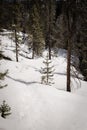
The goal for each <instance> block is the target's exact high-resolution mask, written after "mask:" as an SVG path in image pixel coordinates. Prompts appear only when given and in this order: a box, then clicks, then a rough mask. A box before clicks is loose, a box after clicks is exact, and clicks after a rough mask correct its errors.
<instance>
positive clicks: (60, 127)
mask: <svg viewBox="0 0 87 130" xmlns="http://www.w3.org/2000/svg"><path fill="white" fill-rule="evenodd" d="M0 39H1V44H2V48H1V49H2V52H3V54H4V55H5V56H8V57H10V58H11V59H12V61H9V60H4V59H3V60H0V72H5V71H6V70H8V73H7V76H6V77H5V79H4V80H3V81H1V82H0V83H2V84H3V83H4V84H8V86H7V87H5V88H3V89H0V104H2V101H3V100H6V103H7V104H9V106H10V107H11V113H12V114H11V115H10V116H8V117H7V118H6V119H4V118H2V117H0V130H87V114H86V113H87V82H84V81H82V80H79V81H78V80H77V79H76V78H74V79H73V78H72V92H71V93H69V92H66V91H65V90H66V51H64V50H61V49H60V50H59V53H58V57H52V64H53V65H54V69H55V71H54V84H52V85H51V86H49V85H43V84H41V73H40V70H41V67H43V60H44V58H35V59H28V58H25V57H23V56H21V55H19V62H18V63H17V62H16V61H15V51H13V50H15V43H14V42H13V41H11V39H9V38H8V36H5V35H0ZM24 47H25V48H27V47H26V46H24ZM22 50H23V45H22ZM22 50H20V51H21V53H22ZM23 53H24V52H23ZM45 53H46V51H45V52H44V55H45ZM26 55H27V56H31V54H30V53H29V54H26ZM26 55H25V56H26ZM80 84H81V85H80Z"/></svg>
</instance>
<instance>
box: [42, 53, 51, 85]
mask: <svg viewBox="0 0 87 130" xmlns="http://www.w3.org/2000/svg"><path fill="white" fill-rule="evenodd" d="M43 63H44V65H45V67H44V68H41V74H42V76H41V83H42V84H46V85H51V84H53V82H52V81H53V72H54V69H53V67H54V66H51V63H52V62H51V60H49V56H48V54H47V56H46V59H45V60H44V61H43Z"/></svg>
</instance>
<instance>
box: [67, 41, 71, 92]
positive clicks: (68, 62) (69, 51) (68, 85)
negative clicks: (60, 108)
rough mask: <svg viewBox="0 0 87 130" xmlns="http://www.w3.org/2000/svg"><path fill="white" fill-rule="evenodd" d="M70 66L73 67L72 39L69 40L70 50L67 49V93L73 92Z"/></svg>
mask: <svg viewBox="0 0 87 130" xmlns="http://www.w3.org/2000/svg"><path fill="white" fill-rule="evenodd" d="M70 66H71V43H70V39H68V48H67V91H68V92H71V86H70V82H71V80H70V77H71V76H70Z"/></svg>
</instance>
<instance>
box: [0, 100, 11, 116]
mask: <svg viewBox="0 0 87 130" xmlns="http://www.w3.org/2000/svg"><path fill="white" fill-rule="evenodd" d="M10 111H11V108H10V107H9V105H8V104H6V101H5V100H4V101H3V104H2V105H1V106H0V113H1V117H3V118H6V117H7V116H9V115H10V114H11V113H10Z"/></svg>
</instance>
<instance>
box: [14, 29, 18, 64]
mask: <svg viewBox="0 0 87 130" xmlns="http://www.w3.org/2000/svg"><path fill="white" fill-rule="evenodd" d="M15 44H16V61H17V62H18V45H17V33H16V29H15Z"/></svg>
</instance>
